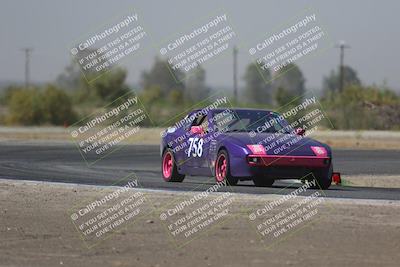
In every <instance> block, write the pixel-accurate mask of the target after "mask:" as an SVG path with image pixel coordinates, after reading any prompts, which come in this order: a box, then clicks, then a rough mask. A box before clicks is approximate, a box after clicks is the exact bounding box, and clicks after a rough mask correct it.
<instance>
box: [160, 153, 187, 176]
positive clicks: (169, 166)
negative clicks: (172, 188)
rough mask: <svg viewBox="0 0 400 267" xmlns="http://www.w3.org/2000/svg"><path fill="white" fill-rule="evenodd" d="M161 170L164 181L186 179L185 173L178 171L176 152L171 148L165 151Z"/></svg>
mask: <svg viewBox="0 0 400 267" xmlns="http://www.w3.org/2000/svg"><path fill="white" fill-rule="evenodd" d="M161 172H162V176H163V179H164V181H166V182H178V183H180V182H182V181H183V179H185V175H183V174H180V173H179V172H178V167H177V166H176V162H175V158H174V154H173V152H172V150H171V149H167V150H165V151H164V154H163V157H162V163H161Z"/></svg>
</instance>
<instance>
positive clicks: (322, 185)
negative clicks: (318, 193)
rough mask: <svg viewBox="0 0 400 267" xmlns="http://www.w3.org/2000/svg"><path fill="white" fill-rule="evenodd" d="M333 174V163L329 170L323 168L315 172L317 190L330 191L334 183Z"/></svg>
mask: <svg viewBox="0 0 400 267" xmlns="http://www.w3.org/2000/svg"><path fill="white" fill-rule="evenodd" d="M332 172H333V167H332V163H331V164H330V165H329V167H327V168H322V169H318V170H315V171H313V174H314V176H315V179H316V181H317V185H316V186H315V188H316V189H323V190H325V189H328V188H329V186H331V183H332Z"/></svg>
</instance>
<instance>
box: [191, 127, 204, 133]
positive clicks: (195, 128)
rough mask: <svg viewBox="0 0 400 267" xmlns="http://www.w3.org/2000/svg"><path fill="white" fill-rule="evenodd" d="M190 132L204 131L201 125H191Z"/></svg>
mask: <svg viewBox="0 0 400 267" xmlns="http://www.w3.org/2000/svg"><path fill="white" fill-rule="evenodd" d="M190 132H191V133H192V134H203V133H204V131H203V128H202V127H201V126H192V127H191V128H190Z"/></svg>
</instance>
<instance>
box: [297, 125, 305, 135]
mask: <svg viewBox="0 0 400 267" xmlns="http://www.w3.org/2000/svg"><path fill="white" fill-rule="evenodd" d="M295 133H296V134H297V135H301V136H303V135H304V134H305V133H306V130H304V129H303V128H301V127H300V128H296V130H295Z"/></svg>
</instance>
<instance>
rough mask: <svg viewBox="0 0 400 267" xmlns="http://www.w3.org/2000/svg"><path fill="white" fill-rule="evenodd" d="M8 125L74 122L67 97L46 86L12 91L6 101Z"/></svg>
mask: <svg viewBox="0 0 400 267" xmlns="http://www.w3.org/2000/svg"><path fill="white" fill-rule="evenodd" d="M8 107H9V115H8V117H7V119H6V122H7V123H8V124H17V125H42V124H53V125H63V124H64V123H67V124H70V123H72V122H74V121H75V120H76V116H75V113H74V112H73V110H72V105H71V101H70V99H69V97H68V95H67V94H66V93H65V92H64V91H62V90H60V89H58V88H56V87H55V86H52V85H48V86H46V88H44V90H43V89H38V88H34V89H18V90H13V91H12V92H11V94H10V96H9V101H8Z"/></svg>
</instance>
